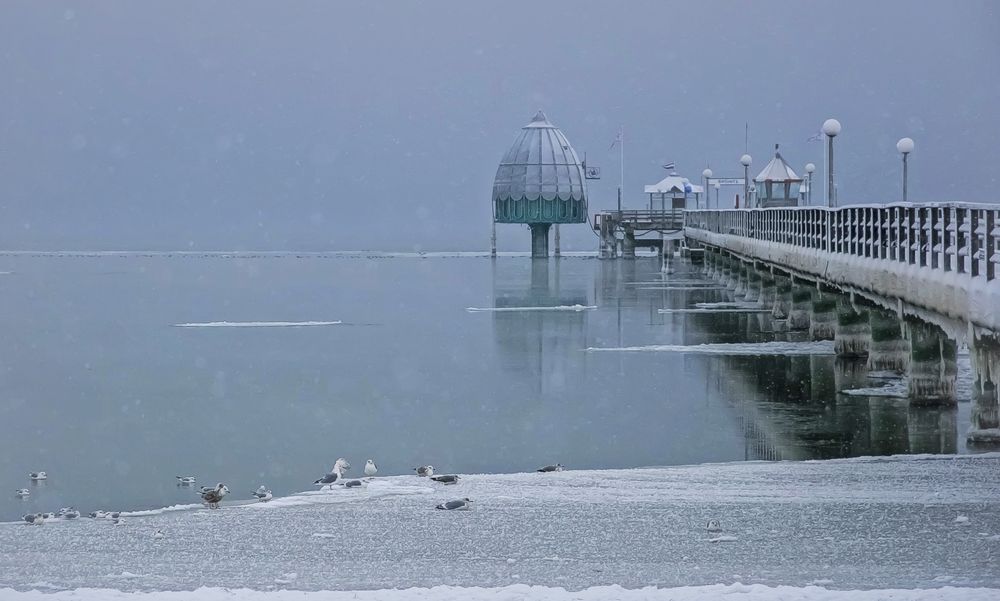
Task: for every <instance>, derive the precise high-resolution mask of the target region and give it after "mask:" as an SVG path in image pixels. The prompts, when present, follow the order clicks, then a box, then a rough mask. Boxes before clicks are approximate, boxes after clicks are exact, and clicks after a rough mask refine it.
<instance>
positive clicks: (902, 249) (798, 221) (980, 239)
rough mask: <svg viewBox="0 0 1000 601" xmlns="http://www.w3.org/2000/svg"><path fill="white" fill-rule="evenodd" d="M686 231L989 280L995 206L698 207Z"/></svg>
mask: <svg viewBox="0 0 1000 601" xmlns="http://www.w3.org/2000/svg"><path fill="white" fill-rule="evenodd" d="M684 227H685V229H692V230H703V231H706V232H711V233H715V234H726V235H730V236H738V237H743V238H752V239H755V240H764V241H768V242H775V243H781V244H789V245H792V246H796V247H800V248H809V249H816V250H819V251H823V252H828V253H835V254H839V255H848V256H855V257H867V258H872V259H881V260H885V261H893V262H897V263H903V264H906V265H914V266H919V267H920V268H927V269H932V270H939V271H942V272H954V273H956V274H968V276H969V277H970V278H973V279H980V280H986V281H991V280H994V279H996V272H997V268H996V266H997V264H998V263H1000V247H998V244H1000V206H997V205H976V204H969V203H934V204H926V205H920V204H914V203H895V204H885V205H855V206H848V207H838V208H827V207H786V208H768V209H763V208H754V209H698V210H686V211H684Z"/></svg>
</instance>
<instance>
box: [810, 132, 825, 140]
mask: <svg viewBox="0 0 1000 601" xmlns="http://www.w3.org/2000/svg"><path fill="white" fill-rule="evenodd" d="M822 139H823V132H822V131H818V132H816V133H815V134H814V135H812V136H809V137H808V138H806V142H819V141H820V140H822Z"/></svg>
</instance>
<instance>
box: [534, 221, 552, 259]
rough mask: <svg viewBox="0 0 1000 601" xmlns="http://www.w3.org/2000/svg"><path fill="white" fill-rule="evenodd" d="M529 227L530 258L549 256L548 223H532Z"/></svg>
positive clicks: (549, 225) (545, 257)
mask: <svg viewBox="0 0 1000 601" xmlns="http://www.w3.org/2000/svg"><path fill="white" fill-rule="evenodd" d="M528 227H529V228H531V258H532V259H547V258H549V228H550V227H552V225H551V224H549V223H532V224H530V225H529V226H528Z"/></svg>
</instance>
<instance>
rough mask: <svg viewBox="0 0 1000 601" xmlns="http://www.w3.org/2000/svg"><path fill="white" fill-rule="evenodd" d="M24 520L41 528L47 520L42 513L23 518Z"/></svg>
mask: <svg viewBox="0 0 1000 601" xmlns="http://www.w3.org/2000/svg"><path fill="white" fill-rule="evenodd" d="M23 519H24V521H25V522H28V523H29V524H34V525H36V526H41V525H42V524H44V523H45V518H44V517H42V514H40V513H29V514H27V515H25V516H23Z"/></svg>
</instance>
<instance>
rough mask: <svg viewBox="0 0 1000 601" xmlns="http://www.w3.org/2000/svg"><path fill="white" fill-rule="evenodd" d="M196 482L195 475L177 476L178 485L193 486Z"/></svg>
mask: <svg viewBox="0 0 1000 601" xmlns="http://www.w3.org/2000/svg"><path fill="white" fill-rule="evenodd" d="M194 483H195V478H194V476H177V486H191V485H192V484H194Z"/></svg>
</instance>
